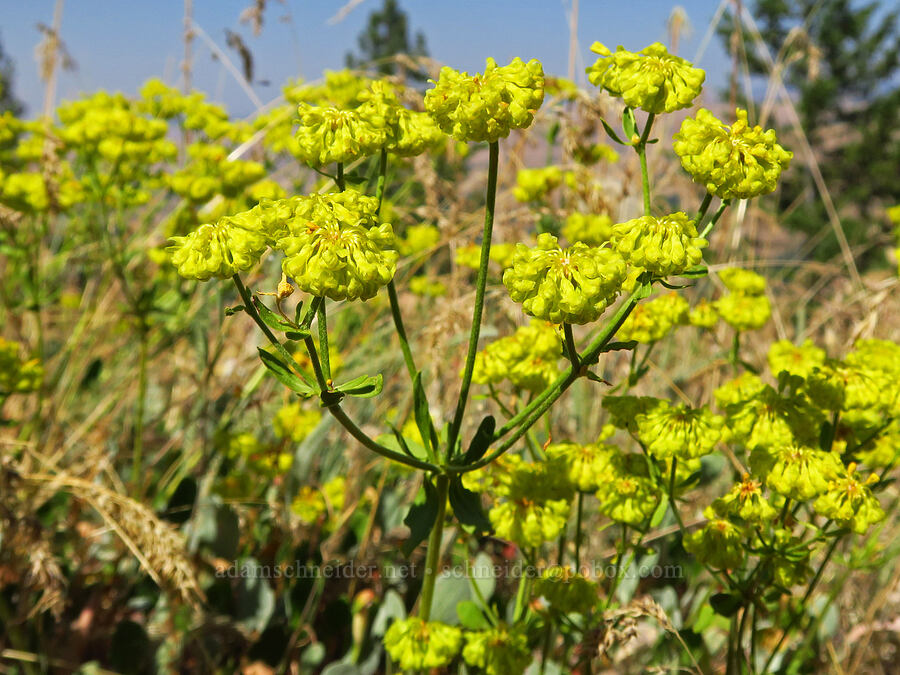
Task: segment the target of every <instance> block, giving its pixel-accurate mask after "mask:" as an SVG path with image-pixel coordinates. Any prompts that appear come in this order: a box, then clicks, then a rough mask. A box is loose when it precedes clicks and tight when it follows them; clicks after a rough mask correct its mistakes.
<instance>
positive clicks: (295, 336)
mask: <svg viewBox="0 0 900 675" xmlns="http://www.w3.org/2000/svg"><path fill="white" fill-rule="evenodd" d="M284 336H285V337H286V338H287V339H288V340H293V341H294V342H302V341H303V340H305V339H306V338H308V337H309V331H308V330H302V331H296V330H289V331H285V333H284Z"/></svg>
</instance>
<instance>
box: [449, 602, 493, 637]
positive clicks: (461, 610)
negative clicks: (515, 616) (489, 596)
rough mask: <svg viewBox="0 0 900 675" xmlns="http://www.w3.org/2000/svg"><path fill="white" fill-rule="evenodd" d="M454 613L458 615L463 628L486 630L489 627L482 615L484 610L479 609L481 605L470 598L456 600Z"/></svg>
mask: <svg viewBox="0 0 900 675" xmlns="http://www.w3.org/2000/svg"><path fill="white" fill-rule="evenodd" d="M456 615H457V616H458V617H459V623H460V625H461V626H462V627H463V628H468V629H469V630H486V629H488V628H490V627H491V624H490V622H489V621H488V620H487V618H486V617H485V616H484V612H482V611H481V607H479V606H478V605H477V604H476V603H475V602H473V601H471V600H463V601H461V602H457V603H456Z"/></svg>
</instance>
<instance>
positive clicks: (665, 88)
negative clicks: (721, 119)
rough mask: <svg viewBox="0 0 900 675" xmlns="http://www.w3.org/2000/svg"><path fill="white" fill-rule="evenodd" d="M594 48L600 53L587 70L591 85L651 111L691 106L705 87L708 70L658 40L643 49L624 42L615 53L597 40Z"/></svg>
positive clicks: (632, 104) (631, 105)
mask: <svg viewBox="0 0 900 675" xmlns="http://www.w3.org/2000/svg"><path fill="white" fill-rule="evenodd" d="M591 51H592V52H594V53H595V54H599V55H600V58H599V59H597V62H596V63H595V64H594V65H593V66H591V67H589V68H588V69H587V73H588V79H589V80H590V81H591V84H593V85H595V86H597V87H602V88H604V89H606V91H608V92H609V93H610V94H612V95H613V96H616V97H619V98H621V99H622V100H624V101H625V105H627V106H630V107H632V108H640V109H641V110H645V111H647V112H648V113H657V114H658V113H668V112H673V111H675V110H681V109H682V108H687V107H689V106H690V105H691V104H692V103H693V102H694V99H695V98H697V96H698V95H699V94H700V90H701V89H702V88H703V81H704V80H705V79H706V73H704V72H703V71H702V70H701V69H700V68H695V67H693V66H692V65H691V64H690V63H689V62H688V61H685V60H684V59H682V58H680V57H678V56H674V55H673V54H670V53H669V51H668V50H667V49H666V48H665V46H663V45H662V44H660V43H659V42H654V43H653V44H651V45H649V46H648V47H645V48H644V49H642V50H641V51H639V52H630V51H627V50H626V49H625V48H624V47H622V46H621V45H620V46H619V47H618V48H617V49H616V51H615V52H612V51H610V50H609V48H608V47H606V46H605V45H603V44H601V43H599V42H595V43H594V44H593V45H591Z"/></svg>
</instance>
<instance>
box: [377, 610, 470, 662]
mask: <svg viewBox="0 0 900 675" xmlns="http://www.w3.org/2000/svg"><path fill="white" fill-rule="evenodd" d="M460 647H462V631H461V630H460V629H459V628H457V627H456V626H448V625H446V624H443V623H438V622H436V621H428V622H426V621H422V619H420V618H419V617H415V616H412V617H409V618H407V619H398V620H396V621H394V622H393V623H392V624H391V625H390V627H389V628H388V629H387V632H386V633H385V634H384V648H385V649H386V650H387V653H388V654H390V656H391V659H393V661H394V662H395V663H397V664H398V665H399V666H400V669H401V670H404V671H407V670H414V671H418V672H421V671H426V670H431V669H433V668H441V667H443V666H446V665H447V664H448V663H450V661H452V660H453V657H455V656H456V655H457V654H458V653H459V650H460Z"/></svg>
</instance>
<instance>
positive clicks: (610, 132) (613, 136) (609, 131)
mask: <svg viewBox="0 0 900 675" xmlns="http://www.w3.org/2000/svg"><path fill="white" fill-rule="evenodd" d="M600 123H601V124H602V125H603V128H604V129H605V130H606V135H607V136H609V137H610V138H611V139H613V140H614V141H615V142H616V143H618V144H619V145H629V144H628V143H626V142H625V141H623V140H622V139H621V138H619V136H618V135H617V134H616V132H615V131H613V128H612V127H611V126H609V124H607V122H606V120H605V119H603V118H602V117H601V118H600Z"/></svg>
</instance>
